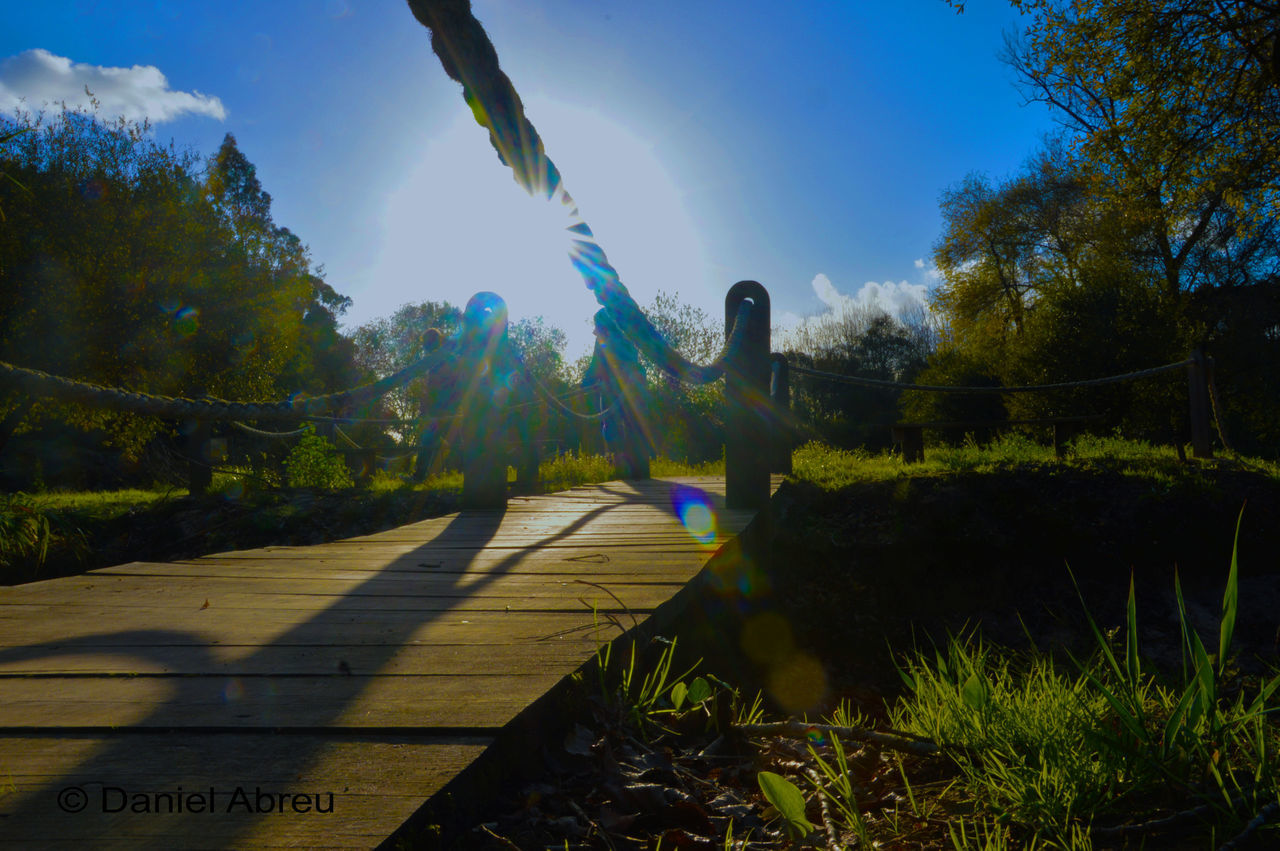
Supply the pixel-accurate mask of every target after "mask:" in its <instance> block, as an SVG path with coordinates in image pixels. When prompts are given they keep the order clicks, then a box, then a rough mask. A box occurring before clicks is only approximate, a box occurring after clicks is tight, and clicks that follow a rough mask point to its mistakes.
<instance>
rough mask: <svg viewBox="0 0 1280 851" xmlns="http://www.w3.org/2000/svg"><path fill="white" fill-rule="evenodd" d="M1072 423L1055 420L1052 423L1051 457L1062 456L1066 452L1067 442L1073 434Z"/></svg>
mask: <svg viewBox="0 0 1280 851" xmlns="http://www.w3.org/2000/svg"><path fill="white" fill-rule="evenodd" d="M1075 433H1076V426H1075V424H1074V423H1064V422H1056V423H1054V424H1053V457H1055V458H1063V457H1065V456H1066V454H1067V444H1068V443H1070V442H1071V438H1072V437H1074V436H1075Z"/></svg>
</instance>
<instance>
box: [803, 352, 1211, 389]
mask: <svg viewBox="0 0 1280 851" xmlns="http://www.w3.org/2000/svg"><path fill="white" fill-rule="evenodd" d="M1190 363H1191V360H1190V359H1189V358H1188V359H1187V360H1182V361H1178V362H1177V363H1167V364H1165V365H1164V366H1156V367H1152V368H1151V369H1140V370H1138V371H1137V372H1126V373H1124V374H1123V375H1111V376H1107V377H1106V378H1090V379H1087V380H1084V381H1064V382H1062V383H1060V384H1031V385H1025V386H1022V387H948V386H945V385H939V384H905V383H903V382H901V381H882V380H880V379H878V378H860V377H858V376H856V375H840V374H839V373H835V372H823V371H822V370H818V369H809V368H808V367H804V366H797V365H795V364H788V367H787V368H788V369H790V370H791V371H792V372H798V373H800V374H801V375H811V376H813V377H814V378H824V379H826V380H828V381H835V382H838V383H841V384H855V385H857V386H859V387H875V388H880V389H889V390H924V391H927V392H930V393H1030V392H1032V391H1037V390H1069V389H1072V388H1075V387H1099V386H1101V385H1104V384H1118V383H1120V382H1122V381H1134V380H1137V379H1139V378H1150V377H1151V376H1153V375H1159V374H1160V373H1162V372H1169V371H1170V370H1174V369H1180V368H1182V367H1185V366H1187V365H1188V364H1190Z"/></svg>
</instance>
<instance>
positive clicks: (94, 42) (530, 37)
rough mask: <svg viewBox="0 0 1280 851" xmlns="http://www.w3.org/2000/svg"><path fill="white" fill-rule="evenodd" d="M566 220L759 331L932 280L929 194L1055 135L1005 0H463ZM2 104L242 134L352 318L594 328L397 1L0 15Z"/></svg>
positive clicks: (909, 296)
mask: <svg viewBox="0 0 1280 851" xmlns="http://www.w3.org/2000/svg"><path fill="white" fill-rule="evenodd" d="M474 5H475V9H476V12H477V16H478V17H479V18H480V19H481V21H482V22H483V23H484V24H485V25H486V27H487V28H488V30H489V32H490V35H491V36H492V38H493V40H494V43H495V45H496V46H497V49H498V53H499V56H500V57H501V59H502V63H503V67H504V69H505V70H506V71H507V73H508V74H509V75H510V76H511V78H512V79H513V80H514V81H515V84H516V86H517V88H518V89H519V90H520V92H521V95H522V97H523V99H524V101H525V104H526V107H527V111H528V113H529V115H530V117H531V118H532V120H533V122H534V124H535V125H536V126H537V127H538V129H539V131H540V132H541V133H542V135H543V137H544V140H545V142H546V146H547V150H548V152H549V153H550V155H551V156H552V158H553V159H554V160H555V161H556V163H557V164H558V165H559V167H560V170H561V172H562V174H563V176H564V180H565V185H566V187H567V188H568V189H569V191H570V192H571V193H572V194H573V196H574V198H575V200H576V201H577V202H578V204H579V206H580V208H581V210H582V214H583V217H584V218H585V219H586V221H587V222H588V223H589V224H590V225H591V227H592V229H593V230H594V231H595V234H596V236H597V238H598V240H599V242H600V244H601V245H602V246H603V247H604V249H605V250H606V251H607V252H608V254H609V258H610V260H611V261H612V262H613V265H614V266H615V267H616V268H617V269H618V271H619V272H620V274H621V276H622V280H623V282H624V283H625V284H626V285H627V286H628V288H629V289H630V290H631V292H632V294H633V295H634V296H635V297H636V299H637V300H638V301H639V302H640V303H641V304H645V303H647V302H649V301H651V300H652V298H653V296H654V295H655V294H656V293H657V292H658V291H659V290H665V291H667V292H669V293H676V294H678V295H679V297H680V298H681V299H682V300H683V301H685V302H688V303H691V304H694V305H696V306H698V307H701V308H703V309H704V310H706V311H707V312H708V313H709V314H710V315H711V316H714V317H718V316H721V315H723V308H722V305H723V298H724V293H725V292H726V291H727V289H728V287H729V286H730V285H731V284H732V283H733V282H734V281H737V280H740V279H743V278H754V279H756V280H759V281H760V282H762V283H763V284H764V285H765V286H766V287H768V288H769V291H770V294H771V298H772V302H773V306H774V320H775V324H777V323H783V324H794V323H795V322H797V321H799V319H800V317H803V316H808V315H815V314H821V313H823V312H825V311H829V310H839V309H841V307H842V306H845V305H849V304H870V303H873V302H878V303H879V304H881V305H882V306H885V307H900V306H904V305H907V304H910V303H912V302H915V301H919V300H920V299H922V298H924V297H925V294H926V293H927V291H928V289H929V288H930V287H932V286H934V285H935V284H936V274H935V273H934V272H933V271H932V263H931V261H930V255H931V249H932V245H933V243H934V241H935V240H936V239H937V236H938V232H939V228H940V219H939V216H938V210H937V198H938V195H939V194H940V192H941V191H942V190H943V189H944V188H946V187H947V186H948V185H950V184H953V183H956V182H958V181H960V180H961V179H962V178H963V177H964V176H965V174H966V173H968V172H970V171H985V172H987V173H990V174H993V175H1004V174H1008V173H1010V172H1012V171H1013V170H1015V169H1016V168H1017V167H1018V166H1019V165H1020V164H1021V162H1022V161H1023V160H1024V159H1026V158H1027V157H1028V156H1029V155H1030V154H1031V152H1032V149H1033V148H1034V147H1035V145H1036V144H1037V142H1038V140H1039V138H1040V136H1041V135H1042V134H1043V133H1044V132H1045V131H1047V130H1049V129H1050V127H1051V123H1050V120H1049V117H1048V115H1047V113H1046V112H1045V111H1044V110H1043V109H1042V108H1040V107H1039V106H1034V105H1032V106H1024V105H1023V101H1022V98H1021V96H1020V95H1019V94H1018V92H1017V91H1016V90H1015V89H1014V88H1013V86H1012V84H1011V76H1010V72H1009V71H1008V69H1007V68H1005V67H1004V66H1003V65H1001V64H1000V63H999V61H998V59H997V53H998V52H999V50H1000V49H1001V47H1002V44H1003V33H1004V31H1005V30H1007V29H1010V28H1012V27H1016V26H1018V24H1019V19H1018V15H1017V13H1016V12H1014V11H1013V10H1012V9H1011V8H1010V7H1009V5H1008V4H1007V3H1006V2H1004V0H989V2H986V3H970V4H968V10H967V11H966V13H965V14H964V15H963V16H957V15H956V14H955V13H954V11H952V10H951V9H949V8H948V7H947V6H946V4H944V3H943V2H941V0H907V2H865V3H834V2H829V3H827V2H824V3H807V4H778V3H776V2H766V0H759V2H734V3H729V2H693V3H690V2H681V3H676V2H666V0H662V2H653V3H632V2H627V3H623V2H613V0H599V2H593V3H580V2H546V1H545V0H543V1H542V2H539V0H475V2H474ZM5 18H6V21H5V27H4V28H3V29H0V110H11V109H13V108H14V107H15V106H17V105H19V104H25V106H26V107H27V108H31V109H37V108H39V107H40V106H41V105H42V104H44V103H46V102H53V101H58V100H63V99H65V100H66V101H68V102H69V103H72V104H75V103H81V102H83V101H84V100H85V95H84V88H85V86H86V85H88V86H89V88H90V89H91V90H93V92H94V94H95V96H96V97H97V99H98V100H99V101H100V102H101V103H102V108H103V112H104V113H107V114H111V115H118V114H124V115H126V116H128V117H130V118H135V119H137V118H142V117H146V118H148V119H150V120H151V122H152V124H153V125H155V133H156V136H157V137H158V138H159V139H161V140H163V141H165V142H167V141H168V140H169V139H170V138H172V139H173V140H175V142H176V143H177V145H178V146H179V147H191V148H194V149H195V150H197V151H199V152H201V153H203V154H212V153H213V152H214V151H215V150H216V149H217V146H218V144H219V143H220V141H221V139H222V136H223V134H225V133H227V132H231V133H234V134H235V135H236V137H237V139H238V141H239V144H240V147H241V149H242V150H243V151H244V153H245V154H246V156H248V157H249V159H250V160H251V161H252V162H253V163H254V164H255V165H257V167H258V174H259V177H260V179H261V180H262V182H263V185H264V186H265V188H266V189H267V191H268V192H270V193H271V195H272V197H273V199H274V206H273V214H274V216H275V219H276V221H277V223H279V224H282V225H285V226H287V227H289V228H291V229H292V230H294V231H295V232H296V233H298V235H299V236H301V237H302V239H303V241H304V242H306V243H307V244H308V245H309V246H310V248H311V253H312V256H313V258H314V260H315V261H316V262H317V263H320V264H323V265H324V267H325V273H326V279H327V280H328V282H329V283H330V284H331V285H333V286H334V288H335V289H337V290H338V291H339V292H342V293H344V294H346V295H349V296H351V297H352V298H353V300H354V304H353V306H352V308H351V310H350V311H349V312H348V314H347V316H346V317H345V319H344V324H345V326H346V327H348V328H353V327H355V326H356V325H359V324H361V323H363V322H367V321H369V320H371V319H374V318H377V317H380V316H387V315H389V314H390V313H392V312H393V311H394V310H395V309H396V308H397V307H398V306H399V305H401V304H404V303H407V302H415V301H423V300H427V299H433V300H448V301H450V302H452V303H454V304H457V305H462V304H465V302H466V301H467V299H468V298H469V297H470V296H471V295H472V294H473V293H475V292H477V291H480V290H492V291H495V292H497V293H499V294H501V295H502V296H504V297H505V298H506V300H507V302H508V305H509V307H510V309H511V315H512V317H513V318H521V317H533V316H539V315H540V316H543V317H544V318H545V319H546V321H548V322H550V323H551V324H554V325H556V326H559V327H560V328H562V329H564V330H565V331H566V332H567V333H568V334H569V336H570V351H569V353H568V354H569V356H570V357H571V358H572V357H575V356H576V355H578V354H581V353H582V352H583V351H585V350H586V349H587V347H588V346H589V341H590V339H591V337H590V319H591V315H592V313H593V312H594V311H595V309H596V305H595V303H594V300H593V299H592V297H591V295H590V293H589V292H588V291H587V290H586V289H585V287H584V286H583V284H582V282H581V280H580V279H579V278H578V277H577V276H576V274H575V273H574V271H573V268H572V266H571V265H570V264H569V261H568V259H567V256H566V252H565V249H566V240H565V238H564V235H563V234H562V233H561V232H560V231H561V229H562V227H563V225H564V223H565V219H564V218H563V211H562V210H561V209H560V208H559V207H558V206H557V205H554V204H549V203H547V202H544V201H539V200H534V199H530V198H528V197H527V196H525V195H524V193H523V192H522V191H521V190H520V189H519V188H518V187H517V185H516V184H515V182H514V181H513V180H512V179H511V175H510V172H509V171H508V170H507V169H506V168H505V167H504V166H502V165H501V164H500V163H499V161H498V159H497V157H496V155H495V154H494V152H493V150H492V149H491V148H490V147H489V144H488V141H487V137H486V134H485V131H484V130H482V129H481V128H480V127H478V126H477V125H476V124H475V122H474V121H473V120H472V118H471V116H470V112H469V111H468V110H467V108H466V106H465V104H464V103H463V101H462V98H461V95H460V93H459V89H458V87H457V86H456V85H455V84H454V83H452V82H451V81H449V80H448V79H447V78H446V77H445V75H444V73H443V72H442V71H441V69H440V67H439V64H438V62H437V61H436V60H435V58H434V56H432V54H431V51H430V46H429V38H428V35H427V33H426V31H425V30H424V29H422V27H420V26H419V25H418V24H417V23H416V21H414V19H413V17H412V15H411V14H410V12H409V10H408V8H407V6H405V5H404V4H403V3H400V2H389V3H388V2H377V3H374V2H359V0H325V2H316V1H315V0H311V2H302V0H278V2H272V3H269V4H264V3H248V2H228V3H222V4H195V3H187V2H163V0H155V2H149V3H134V2H87V1H86V2H72V3H56V4H54V3H32V4H21V5H17V6H16V7H15V8H12V9H6V12H5Z"/></svg>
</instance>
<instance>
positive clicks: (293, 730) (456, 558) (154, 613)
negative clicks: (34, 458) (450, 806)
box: [0, 478, 754, 848]
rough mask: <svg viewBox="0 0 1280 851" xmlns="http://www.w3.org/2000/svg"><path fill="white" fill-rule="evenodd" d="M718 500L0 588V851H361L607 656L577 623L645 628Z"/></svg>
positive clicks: (704, 534) (699, 556)
mask: <svg viewBox="0 0 1280 851" xmlns="http://www.w3.org/2000/svg"><path fill="white" fill-rule="evenodd" d="M723 491H724V480H723V478H697V479H694V478H689V479H666V480H650V481H644V482H611V483H607V484H604V485H598V486H591V487H582V488H576V489H574V490H571V491H566V492H563V493H557V494H550V495H547V496H536V497H527V498H516V499H512V500H511V502H510V505H509V507H508V509H507V510H506V511H505V512H503V513H499V512H474V513H462V514H454V515H450V516H447V517H441V518H437V519H432V520H425V521H422V522H419V523H414V524H410V525H407V526H402V527H400V528H398V529H393V530H390V531H387V532H381V533H378V534H375V535H367V536H364V537H359V538H352V539H348V540H344V541H338V542H334V543H330V544H324V545H320V546H313V547H266V548H263V549H259V550H248V551H243V552H232V553H222V554H219V555H213V556H207V557H204V558H198V559H191V560H187V561H178V562H173V563H144V562H139V563H133V564H126V565H121V566H119V567H112V568H106V569H102V570H97V571H93V572H91V573H87V574H84V575H82V576H75V577H68V578H63V579H54V580H49V581H46V582H38V583H33V584H30V585H24V586H18V587H13V588H0V845H6V846H12V847H22V848H39V847H50V848H71V847H77V848H79V847H92V848H113V847H118V848H178V847H183V848H224V847H243V848H273V847H300V848H324V847H342V848H370V847H374V846H376V845H378V844H379V843H380V842H382V841H383V840H384V839H386V838H387V837H388V836H389V835H390V834H392V833H393V832H394V831H395V830H396V829H397V828H398V827H399V826H400V825H401V824H402V823H404V822H405V820H406V819H408V818H409V817H410V816H412V815H413V814H414V813H415V812H416V811H418V810H419V808H420V807H421V806H422V805H423V803H424V802H425V801H427V799H429V798H431V796H432V795H434V794H435V793H436V792H437V791H439V790H440V789H441V788H442V787H444V786H445V784H447V783H449V782H450V781H451V780H453V779H454V778H455V776H457V775H458V774H459V773H460V772H462V771H463V770H464V769H466V768H467V767H468V766H469V765H472V764H473V763H474V762H476V761H477V759H478V758H479V757H481V755H482V753H484V752H485V751H486V749H487V748H488V747H489V746H490V744H492V743H493V742H494V741H495V739H498V740H500V741H504V742H508V743H509V742H510V741H511V739H512V735H511V734H510V732H509V731H510V730H511V729H512V725H511V724H510V722H512V719H513V718H515V717H516V716H517V714H518V713H521V712H522V710H525V709H526V707H529V706H530V704H532V703H533V702H534V701H536V700H538V698H540V697H542V696H543V695H545V694H546V693H547V692H548V691H550V690H552V688H553V687H554V686H556V685H557V684H558V683H560V682H561V681H562V680H564V678H565V677H566V675H568V674H569V673H571V672H572V671H574V670H576V669H577V668H579V667H580V666H581V665H582V664H583V663H584V662H586V661H588V660H589V659H590V658H591V656H592V654H593V652H594V651H595V650H596V648H597V647H598V645H599V643H600V642H601V641H603V640H607V639H610V638H613V637H614V636H616V635H617V629H616V628H614V627H613V626H610V625H609V623H608V622H607V620H605V619H602V618H600V617H598V616H597V615H594V614H593V607H595V608H596V609H597V610H598V611H599V612H601V613H610V614H613V615H616V616H617V618H618V619H620V620H622V621H624V622H625V623H626V624H627V625H628V626H629V625H630V624H631V622H632V621H631V618H630V617H629V614H630V615H634V616H635V617H636V618H638V619H640V620H643V619H644V618H646V617H647V616H649V615H651V614H652V613H654V611H655V610H656V609H658V607H659V606H662V605H663V604H664V603H668V601H670V600H671V598H672V597H673V596H674V595H675V594H676V593H677V592H679V591H680V590H681V589H682V588H684V587H685V586H686V585H687V584H688V583H689V581H690V580H691V579H692V578H693V577H694V576H695V575H697V574H698V573H699V571H701V570H702V568H703V566H704V565H705V564H706V563H707V562H708V560H709V559H710V558H711V557H712V555H713V554H714V553H715V552H716V550H717V549H719V548H720V547H721V545H723V544H725V542H726V541H728V540H729V539H731V538H732V537H733V536H735V535H737V534H738V533H739V532H741V531H742V530H743V529H744V528H745V527H746V526H747V524H748V523H750V522H751V520H752V519H753V517H754V514H753V513H752V512H748V511H727V510H725V509H724V508H723V506H722V499H721V497H720V494H723ZM703 505H705V506H709V508H710V512H708V511H706V510H705V509H703V508H701V507H700V506H703ZM681 515H683V517H682V516H681ZM712 515H714V518H715V524H714V526H712V525H710V524H709V523H708V519H709V518H710V517H711V516H712ZM682 520H683V522H682ZM685 596H686V597H687V596H688V595H687V594H686V595H685ZM619 602H621V604H622V605H619ZM669 608H670V606H669ZM664 611H667V610H664ZM628 613H629V614H628ZM521 717H522V718H525V719H526V723H529V722H528V721H527V719H528V718H529V717H531V716H530V714H529V713H526V714H525V715H524V716H521ZM534 723H536V721H535V722H534ZM504 727H505V728H506V729H507V731H508V732H506V733H500V731H501V730H502V729H503V728H504ZM528 733H529V731H528V730H525V731H523V732H522V733H520V734H519V735H521V736H524V737H526V738H527V736H528ZM496 751H497V749H494V750H493V751H490V755H489V756H488V757H486V758H487V759H489V760H490V761H492V760H493V759H497V758H498V757H494V756H492V755H493V754H494V753H495V752H496ZM481 764H482V765H483V764H484V760H481ZM477 770H479V769H477ZM474 773H475V772H474V771H473V772H470V773H468V775H467V776H472V775H473V774H474Z"/></svg>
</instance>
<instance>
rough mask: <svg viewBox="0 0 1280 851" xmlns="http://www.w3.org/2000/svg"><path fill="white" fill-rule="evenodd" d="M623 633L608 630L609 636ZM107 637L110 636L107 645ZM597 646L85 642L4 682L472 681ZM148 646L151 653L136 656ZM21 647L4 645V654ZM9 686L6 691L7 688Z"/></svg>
mask: <svg viewBox="0 0 1280 851" xmlns="http://www.w3.org/2000/svg"><path fill="white" fill-rule="evenodd" d="M609 633H612V634H616V630H607V631H605V634H603V635H602V636H601V637H602V638H607V637H608V634H609ZM105 640H107V639H104V641H105ZM596 647H597V641H595V640H591V639H585V638H570V639H561V640H555V641H537V642H529V643H524V644H520V645H518V646H513V647H511V648H510V651H509V652H508V651H507V650H506V647H505V646H504V645H492V644H490V645H468V644H452V645H411V646H408V647H402V648H400V649H399V651H398V652H397V653H396V654H395V655H394V656H392V657H391V658H390V659H388V658H387V651H386V649H385V646H384V645H376V644H375V645H360V644H342V643H335V644H329V645H303V646H267V647H254V648H247V647H244V646H240V645H233V646H226V645H222V644H218V645H214V646H212V647H210V646H207V645H162V646H156V645H153V644H144V643H143V641H142V639H141V638H139V639H138V643H137V644H136V645H133V646H129V645H119V644H116V645H112V644H106V643H103V644H100V645H99V644H95V643H88V642H86V643H77V644H76V645H75V646H74V647H68V648H67V649H66V652H63V653H58V654H56V655H54V654H41V655H27V654H21V653H18V654H14V655H15V656H16V658H10V659H9V661H6V662H3V663H0V682H2V681H4V679H5V678H7V677H16V676H34V675H59V674H76V675H78V674H103V675H111V676H136V675H138V674H174V675H178V674H205V675H218V676H268V675H275V676H291V675H295V674H312V675H331V674H339V673H346V672H348V671H349V672H352V673H355V674H378V675H381V676H391V675H396V674H403V675H414V676H416V675H421V674H424V673H430V674H434V675H437V676H468V675H472V674H474V673H475V672H476V671H485V672H486V673H489V674H495V675H517V674H524V673H527V672H529V671H530V670H546V669H552V668H555V669H560V670H573V668H575V667H577V666H578V665H579V664H581V663H582V661H583V660H584V659H585V658H588V657H589V656H590V655H591V653H592V652H594V650H595V648H596ZM139 648H145V650H146V652H145V655H143V654H142V653H140V652H136V651H138V650H139ZM14 649H15V648H12V647H2V646H0V655H9V654H10V653H11V652H12V651H13V650H14ZM2 690H3V687H2V686H0V691H2Z"/></svg>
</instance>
